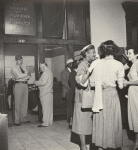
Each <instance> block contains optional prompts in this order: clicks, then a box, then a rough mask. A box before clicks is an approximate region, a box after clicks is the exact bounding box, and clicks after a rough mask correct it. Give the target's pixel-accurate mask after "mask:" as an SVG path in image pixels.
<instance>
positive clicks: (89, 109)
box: [61, 40, 138, 150]
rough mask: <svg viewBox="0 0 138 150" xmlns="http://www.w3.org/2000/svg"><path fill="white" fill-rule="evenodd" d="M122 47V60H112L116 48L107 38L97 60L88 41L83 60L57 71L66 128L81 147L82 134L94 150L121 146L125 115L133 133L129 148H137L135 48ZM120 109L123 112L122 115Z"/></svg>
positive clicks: (137, 64)
mask: <svg viewBox="0 0 138 150" xmlns="http://www.w3.org/2000/svg"><path fill="white" fill-rule="evenodd" d="M126 50H127V56H125V55H123V56H122V58H121V59H124V60H119V61H118V60H116V59H115V54H116V53H117V52H118V51H119V47H118V46H117V45H116V44H115V43H114V42H113V41H111V40H108V41H105V42H103V43H101V45H100V46H99V56H100V58H101V59H97V58H96V52H95V47H94V45H92V44H90V45H88V46H86V47H84V48H83V49H82V50H81V55H82V58H83V59H82V60H81V62H78V63H77V64H78V66H77V65H75V67H74V64H75V63H76V61H73V60H69V61H68V62H67V68H66V70H67V72H68V73H67V74H64V71H63V72H62V74H61V81H62V86H63V88H64V90H66V94H64V95H63V96H64V97H63V99H64V98H66V99H67V105H68V111H67V113H68V121H69V128H72V132H74V133H76V134H78V135H79V137H80V141H81V150H87V147H86V139H85V137H86V135H90V134H91V135H92V143H94V144H95V146H97V147H98V150H103V149H107V148H113V149H116V148H120V147H122V143H123V137H122V128H123V127H125V126H127V121H126V120H127V118H128V126H129V130H133V131H134V133H135V146H134V148H133V150H136V149H137V148H138V101H137V97H138V95H137V94H138V86H137V85H138V60H137V54H138V49H137V47H134V46H131V47H127V49H126ZM69 66H72V71H70V70H71V67H69ZM63 74H64V75H63ZM65 79H66V80H65ZM65 84H66V85H68V88H66V85H65ZM122 101H124V102H122ZM127 101H128V103H127ZM120 104H121V105H122V106H121V105H120ZM123 104H125V105H124V106H123ZM124 110H125V113H127V114H122V113H123V111H124ZM70 112H71V113H70ZM121 112H122V113H121ZM127 116H128V117H127ZM125 117H126V119H124V118H125ZM123 120H125V121H123ZM122 122H123V124H122Z"/></svg>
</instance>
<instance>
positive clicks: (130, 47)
mask: <svg viewBox="0 0 138 150" xmlns="http://www.w3.org/2000/svg"><path fill="white" fill-rule="evenodd" d="M130 49H132V50H133V52H134V54H135V55H136V54H138V48H137V47H136V46H127V47H126V50H127V51H128V50H130Z"/></svg>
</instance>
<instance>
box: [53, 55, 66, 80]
mask: <svg viewBox="0 0 138 150" xmlns="http://www.w3.org/2000/svg"><path fill="white" fill-rule="evenodd" d="M51 62H52V63H51V66H52V72H53V75H54V77H56V78H57V80H58V81H61V80H60V76H61V71H62V70H64V69H65V56H64V55H61V56H56V57H53V58H52V60H51Z"/></svg>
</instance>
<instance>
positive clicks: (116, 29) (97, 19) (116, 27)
mask: <svg viewBox="0 0 138 150" xmlns="http://www.w3.org/2000/svg"><path fill="white" fill-rule="evenodd" d="M124 1H125V0H90V20H91V43H92V44H94V45H95V47H96V49H97V48H98V47H99V45H100V44H101V43H102V42H104V41H106V40H113V41H114V42H115V43H116V44H117V45H118V46H119V47H126V22H125V12H124V10H123V8H122V5H121V3H122V2H124Z"/></svg>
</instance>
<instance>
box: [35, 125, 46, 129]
mask: <svg viewBox="0 0 138 150" xmlns="http://www.w3.org/2000/svg"><path fill="white" fill-rule="evenodd" d="M37 127H39V128H41V127H48V126H43V125H38V126H37Z"/></svg>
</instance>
